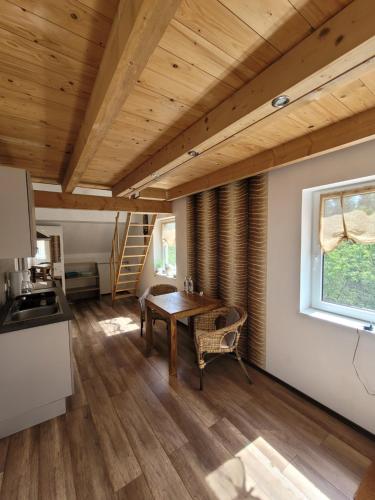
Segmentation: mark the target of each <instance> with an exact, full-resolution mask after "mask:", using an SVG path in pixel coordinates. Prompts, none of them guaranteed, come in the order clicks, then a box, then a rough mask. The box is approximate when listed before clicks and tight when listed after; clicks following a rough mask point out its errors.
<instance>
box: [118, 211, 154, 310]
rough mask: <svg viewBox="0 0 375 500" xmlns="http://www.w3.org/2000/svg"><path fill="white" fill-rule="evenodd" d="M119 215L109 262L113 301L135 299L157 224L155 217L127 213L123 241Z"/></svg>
mask: <svg viewBox="0 0 375 500" xmlns="http://www.w3.org/2000/svg"><path fill="white" fill-rule="evenodd" d="M119 215H120V213H119V212H118V213H117V215H116V224H115V231H114V233H113V239H112V252H111V259H110V270H111V284H112V301H115V300H118V299H121V298H127V297H134V296H136V291H137V286H138V283H139V280H140V278H141V275H142V271H143V267H144V264H145V261H146V257H147V254H148V251H149V249H150V243H151V239H152V233H153V230H154V226H155V221H156V214H152V215H146V214H140V213H139V212H128V216H127V219H126V222H125V229H124V234H123V236H122V238H121V241H120V230H119V222H118V221H119ZM140 218H142V222H140V220H139V219H140Z"/></svg>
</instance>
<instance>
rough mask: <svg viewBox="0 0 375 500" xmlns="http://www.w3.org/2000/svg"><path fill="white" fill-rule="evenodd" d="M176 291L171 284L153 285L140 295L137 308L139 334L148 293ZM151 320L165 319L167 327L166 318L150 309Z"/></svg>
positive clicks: (144, 317) (162, 293) (144, 316)
mask: <svg viewBox="0 0 375 500" xmlns="http://www.w3.org/2000/svg"><path fill="white" fill-rule="evenodd" d="M173 292H177V288H176V287H175V286H173V285H164V284H160V285H153V286H150V287H148V288H147V290H146V291H145V292H144V293H143V295H142V296H141V297H139V299H138V302H139V308H140V317H141V335H143V323H144V321H145V319H146V305H145V301H146V299H147V297H148V296H149V295H154V296H156V295H164V294H165V293H173ZM152 320H153V322H155V321H156V320H161V321H165V322H166V323H167V327H168V321H167V319H166V318H163V317H162V316H160V315H159V314H158V313H157V312H156V311H152Z"/></svg>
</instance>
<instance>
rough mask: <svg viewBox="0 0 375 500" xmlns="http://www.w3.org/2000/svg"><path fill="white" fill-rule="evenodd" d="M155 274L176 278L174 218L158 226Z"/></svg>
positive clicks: (162, 221) (161, 222)
mask: <svg viewBox="0 0 375 500" xmlns="http://www.w3.org/2000/svg"><path fill="white" fill-rule="evenodd" d="M155 229H156V234H155V252H154V257H155V272H156V273H157V274H161V275H164V276H168V277H172V278H175V277H176V221H175V219H174V218H168V219H161V220H160V221H158V222H157V224H156V228H155Z"/></svg>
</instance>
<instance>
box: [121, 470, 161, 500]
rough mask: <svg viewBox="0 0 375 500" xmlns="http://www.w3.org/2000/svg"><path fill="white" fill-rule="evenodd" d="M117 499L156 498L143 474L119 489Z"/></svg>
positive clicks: (137, 499)
mask: <svg viewBox="0 0 375 500" xmlns="http://www.w3.org/2000/svg"><path fill="white" fill-rule="evenodd" d="M117 500H154V496H153V494H152V493H151V491H150V488H149V486H148V484H147V481H146V479H145V477H144V476H143V475H142V476H139V477H137V479H134V480H133V481H132V482H131V483H129V484H127V485H126V486H124V488H122V489H121V490H120V491H118V492H117Z"/></svg>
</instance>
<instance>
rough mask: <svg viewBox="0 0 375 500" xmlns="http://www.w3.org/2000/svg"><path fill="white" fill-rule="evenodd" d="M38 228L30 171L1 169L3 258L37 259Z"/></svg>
mask: <svg viewBox="0 0 375 500" xmlns="http://www.w3.org/2000/svg"><path fill="white" fill-rule="evenodd" d="M35 253H36V229H35V210H34V196H33V188H32V184H31V178H30V174H29V172H27V171H26V170H21V169H19V168H10V167H0V259H7V258H13V257H34V255H35Z"/></svg>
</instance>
